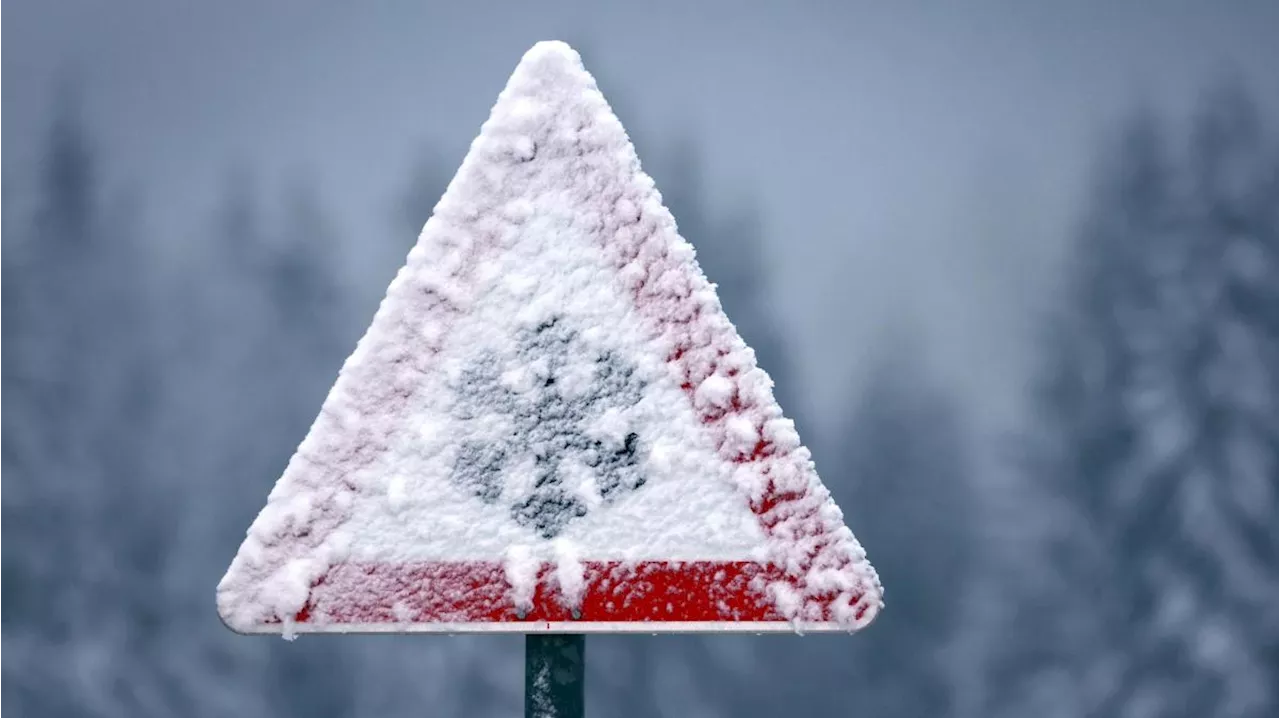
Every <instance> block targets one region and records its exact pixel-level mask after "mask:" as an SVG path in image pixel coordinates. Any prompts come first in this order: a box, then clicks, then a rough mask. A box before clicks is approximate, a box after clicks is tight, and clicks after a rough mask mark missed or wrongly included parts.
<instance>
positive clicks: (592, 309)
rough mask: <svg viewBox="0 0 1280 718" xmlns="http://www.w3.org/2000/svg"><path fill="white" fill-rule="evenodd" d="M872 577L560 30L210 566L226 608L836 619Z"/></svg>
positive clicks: (348, 617)
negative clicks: (236, 545)
mask: <svg viewBox="0 0 1280 718" xmlns="http://www.w3.org/2000/svg"><path fill="white" fill-rule="evenodd" d="M880 606H881V591H880V584H879V580H878V579H877V577H876V574H875V572H874V570H873V569H872V568H871V565H870V564H869V563H868V562H867V560H866V557H865V554H864V553H863V550H862V548H861V547H860V546H859V544H858V542H857V540H856V539H855V538H854V536H853V534H852V533H851V532H850V531H849V529H848V528H846V527H845V525H844V522H843V519H842V517H841V513H840V510H839V509H838V508H837V507H836V505H835V503H834V502H833V501H832V499H831V497H830V494H829V493H828V492H827V490H826V489H825V488H824V487H823V486H822V484H821V483H820V481H819V480H818V476H817V474H816V473H815V471H814V468H813V464H812V462H811V461H810V455H809V452H808V450H806V449H805V448H803V447H802V446H801V445H800V440H799V437H798V436H797V434H796V431H795V428H794V425H793V423H792V422H791V421H790V420H788V419H786V418H784V417H783V416H782V412H781V409H779V407H778V405H777V403H776V402H775V401H774V399H773V394H772V382H771V381H770V380H769V378H768V376H767V375H766V374H765V373H764V372H763V371H762V370H760V369H758V368H757V367H756V365H755V356H754V354H753V353H752V351H751V350H750V349H749V348H748V347H747V346H746V345H745V344H744V343H743V341H742V339H741V338H740V337H739V336H738V333H737V331H736V330H735V329H734V327H733V325H732V324H731V323H730V321H729V319H728V318H726V317H725V314H724V312H723V311H722V310H721V307H720V303H719V301H718V299H717V298H716V294H715V291H714V287H713V285H711V284H709V283H708V282H707V280H706V279H705V277H704V276H703V274H702V271H701V269H699V267H698V265H697V263H696V262H695V261H694V252H693V249H692V247H690V245H689V244H688V243H686V242H685V241H684V240H683V239H681V238H680V236H679V235H678V234H677V233H676V225H675V223H674V221H673V220H672V217H671V215H670V213H668V211H667V210H666V209H665V208H664V207H663V205H662V202H661V198H660V196H659V194H658V192H657V191H656V190H655V188H654V185H653V182H652V180H650V179H649V177H647V176H646V175H644V174H643V173H642V172H641V171H640V165H639V162H638V160H637V159H636V155H635V151H634V149H633V148H632V145H631V143H630V141H629V140H628V139H627V135H626V133H625V132H624V131H623V128H622V125H621V124H620V123H619V122H618V120H617V118H616V117H615V116H614V115H613V113H612V111H611V110H610V109H609V106H608V104H607V103H606V102H605V99H604V97H603V96H602V95H601V94H600V92H599V90H598V89H597V88H596V84H595V81H594V80H593V79H592V78H591V76H590V75H589V74H587V72H586V70H584V69H583V67H582V63H581V60H580V59H579V57H578V55H577V53H576V52H574V51H573V50H572V49H571V48H569V47H568V46H567V45H565V44H563V43H559V42H544V43H539V44H538V45H536V46H534V48H533V49H531V50H530V51H529V52H528V53H527V54H526V55H525V56H524V58H523V59H522V60H521V62H520V65H519V66H518V67H517V68H516V71H515V73H514V74H513V75H512V76H511V79H510V81H509V82H508V84H507V87H506V89H505V90H504V91H503V92H502V94H501V95H499V97H498V102H497V104H496V105H495V106H494V108H493V113H492V115H491V116H490V118H489V120H488V121H487V122H485V124H484V126H483V127H482V128H481V131H480V136H479V138H477V139H476V141H475V142H474V143H472V145H471V150H470V151H469V152H468V154H467V157H466V159H465V160H464V161H463V163H462V167H461V168H460V169H459V170H458V174H457V177H455V178H454V180H453V182H452V183H451V184H450V185H449V188H448V190H447V191H446V192H445V194H444V197H443V198H442V199H441V200H440V202H439V204H437V205H436V208H435V212H434V214H433V216H432V217H431V219H430V221H428V222H427V224H426V226H425V227H424V228H423V230H422V234H421V236H420V237H419V239H418V243H417V245H416V246H415V247H414V248H413V250H412V251H411V252H410V253H409V257H408V262H407V264H406V265H405V267H404V268H402V269H401V270H400V272H399V274H398V275H397V276H396V278H395V280H394V281H393V282H392V283H391V286H390V288H389V289H388V291H387V296H386V298H385V299H384V300H383V302H382V305H381V307H380V308H379V309H378V312H377V314H376V316H375V317H374V319H373V323H372V325H371V326H370V327H369V330H368V332H367V333H366V334H365V336H364V338H362V339H361V340H360V343H359V345H358V346H357V347H356V350H355V352H354V353H353V354H352V356H351V357H350V358H349V359H348V360H347V361H346V363H345V364H344V365H343V367H342V371H341V374H340V375H339V377H338V380H337V382H336V384H335V385H334V387H333V389H332V391H331V392H330V394H329V396H328V398H327V399H326V400H325V402H324V405H323V406H322V407H321V409H320V415H319V417H318V418H317V419H316V421H315V424H314V425H313V426H312V427H311V430H310V432H309V433H308V434H307V436H306V438H305V439H304V440H303V442H302V444H301V446H299V447H298V450H297V453H296V454H294V456H293V458H292V460H290V462H289V465H288V467H287V468H286V469H285V472H284V475H283V476H282V477H281V478H280V481H279V482H278V483H277V484H276V486H275V489H274V490H273V491H272V492H271V495H270V497H269V498H268V501H267V505H266V507H265V508H264V509H263V510H262V513H261V514H260V515H259V516H258V518H257V520H256V521H255V522H254V523H253V526H251V527H250V529H249V531H248V536H247V538H246V539H245V541H244V543H243V544H242V545H241V547H240V551H239V553H238V554H237V555H236V557H235V559H234V560H233V561H232V563H231V567H230V569H229V570H228V571H227V574H226V576H225V577H224V578H223V579H222V582H221V583H220V584H219V585H218V611H219V613H220V614H221V616H222V618H223V620H224V622H225V623H226V624H227V625H228V626H229V627H231V628H232V629H234V630H236V631H239V632H246V633H254V632H283V633H284V634H285V635H286V636H288V635H291V634H292V633H295V632H462V631H509V632H522V633H529V632H539V631H551V632H572V633H588V632H619V631H637V632H646V633H649V632H672V631H746V632H764V631H776V630H807V631H813V630H846V631H847V630H854V629H857V628H860V627H862V626H864V625H866V624H867V623H868V622H869V621H870V620H871V619H872V617H874V615H875V614H876V612H877V611H878V610H879V609H880Z"/></svg>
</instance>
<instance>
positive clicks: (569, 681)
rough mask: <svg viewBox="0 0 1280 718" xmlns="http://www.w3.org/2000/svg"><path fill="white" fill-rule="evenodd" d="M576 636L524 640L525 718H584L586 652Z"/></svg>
mask: <svg viewBox="0 0 1280 718" xmlns="http://www.w3.org/2000/svg"><path fill="white" fill-rule="evenodd" d="M585 644H586V637H585V636H583V635H581V634H577V633H529V634H526V635H525V637H524V718H582V716H583V695H584V692H585V691H584V685H585V683H584V681H583V679H582V678H583V677H582V673H583V668H584V667H585V664H584V660H583V659H584V658H585V656H584V654H583V648H584V647H585Z"/></svg>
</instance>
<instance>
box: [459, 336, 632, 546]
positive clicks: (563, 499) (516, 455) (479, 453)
mask: <svg viewBox="0 0 1280 718" xmlns="http://www.w3.org/2000/svg"><path fill="white" fill-rule="evenodd" d="M575 357H576V358H577V361H578V362H581V361H582V357H589V358H590V359H591V369H592V375H591V381H590V382H588V386H587V387H586V389H585V390H582V391H577V392H573V393H566V390H565V386H564V384H565V382H564V379H565V374H566V372H565V370H566V368H567V367H568V366H569V365H570V362H571V360H573V359H574V358H575ZM518 359H519V360H520V361H521V362H523V363H525V364H529V363H532V362H534V361H535V360H541V361H545V362H546V367H545V371H541V372H537V374H536V379H535V381H534V384H533V386H532V388H531V389H530V390H529V391H525V392H521V391H516V390H514V389H512V388H510V387H508V386H507V385H505V384H504V383H503V381H502V375H501V363H500V361H499V359H498V357H497V356H496V355H494V354H493V353H491V352H487V353H484V354H482V355H481V356H480V358H479V359H477V360H476V361H475V362H474V363H472V364H471V365H470V366H469V367H467V369H466V370H464V371H463V372H462V377H461V379H462V380H461V382H459V384H458V386H457V387H456V391H457V395H458V403H457V405H456V406H457V409H456V413H457V416H458V418H460V419H463V420H473V419H478V418H481V417H482V416H484V415H488V414H502V415H504V416H505V417H506V418H507V419H508V420H509V421H510V431H508V432H507V433H506V435H505V436H503V437H501V438H499V439H497V440H495V441H487V442H486V441H467V442H465V443H464V444H463V445H462V448H461V451H460V452H459V454H458V457H457V460H456V461H455V463H454V466H453V480H454V482H456V483H457V484H458V485H460V486H462V487H464V488H466V489H468V490H469V491H471V492H472V493H473V494H474V495H476V496H478V497H479V498H480V499H482V500H484V501H486V502H489V503H496V502H498V501H500V500H501V499H502V492H503V485H504V481H503V472H504V471H505V470H506V469H507V467H508V466H511V465H512V464H514V463H518V462H519V461H521V460H522V459H524V458H527V457H529V456H530V455H532V457H533V459H534V466H535V472H536V476H535V480H534V484H533V489H532V491H531V492H530V493H529V494H528V495H526V496H524V497H522V498H520V499H519V500H517V501H516V502H515V503H514V504H512V506H511V516H512V518H513V519H514V520H515V521H516V523H518V524H520V525H521V526H525V527H528V528H532V529H533V530H535V531H537V532H538V533H539V534H540V535H541V536H542V537H543V538H554V537H555V536H556V535H558V534H559V533H560V532H561V531H563V530H564V528H565V527H566V526H568V525H569V523H570V522H572V521H573V520H574V519H577V518H581V517H582V516H585V515H586V513H587V505H586V503H585V502H584V501H583V498H582V497H581V496H580V495H579V494H577V493H575V492H573V491H570V490H569V489H566V488H565V486H564V479H565V475H564V471H563V470H562V467H561V465H562V463H563V462H564V461H565V460H566V459H569V458H570V457H573V458H576V459H577V460H578V461H579V462H580V463H581V464H582V465H584V466H586V467H588V468H589V469H590V470H591V471H592V472H593V474H594V477H595V483H596V488H597V490H598V491H599V494H600V497H601V499H603V500H604V501H610V500H612V499H614V498H615V497H617V496H619V495H620V494H622V493H623V492H626V491H634V490H635V489H637V488H639V487H640V486H642V485H643V484H644V475H643V474H642V472H641V467H640V458H639V456H638V455H637V453H636V450H637V448H638V444H639V440H640V437H639V435H638V434H635V433H629V434H627V435H626V437H624V438H623V439H622V441H621V442H618V441H609V440H605V439H600V438H596V437H593V436H590V435H589V434H588V433H587V431H588V427H590V426H591V424H592V423H593V422H594V421H595V420H597V419H599V418H600V416H601V415H602V414H603V413H604V412H605V411H607V410H609V409H624V408H626V407H629V406H633V405H635V404H636V403H637V402H639V401H640V398H641V396H642V395H643V390H644V382H642V381H641V380H640V379H639V378H638V377H637V376H636V367H635V365H633V364H629V363H626V362H624V361H622V360H621V359H619V358H618V356H617V355H616V354H614V353H613V352H610V351H598V350H595V349H593V348H592V347H590V346H588V345H586V344H585V343H583V342H582V341H581V340H580V338H579V336H578V333H577V332H576V331H575V330H574V329H572V328H570V327H569V326H567V325H566V324H565V322H564V321H563V318H561V317H553V318H551V319H548V320H546V321H544V322H542V323H541V324H539V325H537V326H536V327H534V328H533V329H530V330H526V331H525V332H523V333H522V335H521V336H520V338H519V351H518Z"/></svg>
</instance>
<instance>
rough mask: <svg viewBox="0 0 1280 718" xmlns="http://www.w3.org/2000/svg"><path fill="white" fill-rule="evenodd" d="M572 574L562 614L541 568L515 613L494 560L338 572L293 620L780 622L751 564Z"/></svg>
mask: <svg viewBox="0 0 1280 718" xmlns="http://www.w3.org/2000/svg"><path fill="white" fill-rule="evenodd" d="M582 568H583V572H582V578H583V579H584V582H585V583H584V586H583V590H582V596H581V599H580V600H579V601H578V602H577V605H576V606H571V605H570V604H569V602H568V601H567V600H566V599H565V597H564V595H563V592H562V591H561V590H560V588H559V586H558V580H557V577H556V570H555V566H554V565H553V564H550V563H544V564H543V565H542V568H541V569H540V571H539V575H538V580H537V584H536V588H535V590H534V593H533V596H532V599H531V601H529V603H528V604H527V605H526V608H527V610H526V611H525V612H523V614H522V613H521V612H519V611H518V610H517V606H516V602H515V601H514V600H513V594H512V586H511V583H510V581H509V580H508V578H507V575H506V572H505V570H504V567H503V564H502V563H501V562H496V561H466V562H453V563H450V562H430V563H416V564H384V563H365V564H360V563H345V564H339V565H336V566H333V567H332V568H331V569H330V570H329V571H328V573H326V574H325V576H324V577H323V578H322V579H320V580H319V581H318V582H316V584H315V585H314V586H313V587H312V589H311V596H310V599H309V600H308V602H307V605H306V606H305V607H304V608H303V609H302V610H301V611H299V612H298V614H297V616H296V617H295V621H296V622H297V623H299V624H306V625H310V626H312V627H313V628H318V627H320V626H323V625H333V626H335V627H341V626H353V627H354V626H376V625H379V624H404V623H418V624H430V623H442V624H458V623H504V624H515V623H537V622H548V621H551V622H559V621H575V622H593V621H595V622H609V623H619V622H734V623H741V622H783V621H785V620H786V619H785V618H784V617H783V616H782V615H781V614H779V613H778V611H777V610H776V609H775V608H774V602H773V600H771V598H770V597H769V594H768V585H769V584H770V583H771V582H772V581H775V580H779V579H781V578H782V573H781V572H780V571H779V570H778V569H775V568H771V567H768V566H762V565H761V564H757V563H753V562H745V561H690V562H682V563H676V562H660V561H647V562H638V563H622V562H616V561H615V562H601V561H585V562H583V563H582ZM854 602H855V603H856V598H855V601H854ZM575 608H576V609H577V615H574V614H575V611H574V609H575ZM860 617H861V616H859V618H860ZM830 618H831V617H829V616H827V617H824V618H823V620H829V619H830ZM274 622H275V623H278V621H274Z"/></svg>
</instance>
